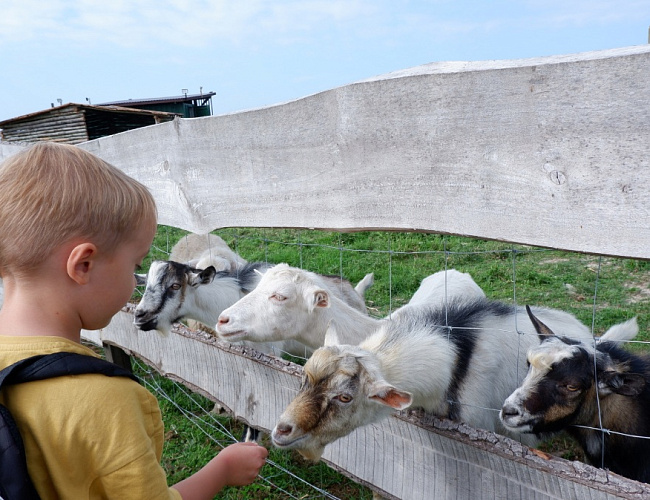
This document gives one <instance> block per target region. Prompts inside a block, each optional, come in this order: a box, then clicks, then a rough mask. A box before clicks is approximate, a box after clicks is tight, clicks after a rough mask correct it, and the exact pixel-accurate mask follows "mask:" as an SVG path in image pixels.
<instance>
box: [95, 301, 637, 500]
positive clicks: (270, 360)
mask: <svg viewBox="0 0 650 500" xmlns="http://www.w3.org/2000/svg"><path fill="white" fill-rule="evenodd" d="M84 337H85V338H87V339H89V340H92V341H93V342H95V343H101V342H105V343H109V344H114V345H118V346H120V347H122V348H124V349H126V350H127V351H130V352H131V353H132V354H135V355H137V356H139V357H141V358H143V359H145V360H147V362H149V363H151V364H152V365H153V366H154V367H156V368H157V369H158V370H159V371H160V372H161V373H163V374H165V375H167V376H171V377H172V378H174V379H176V380H179V381H182V382H184V383H186V384H187V385H188V386H190V387H192V388H194V389H196V390H199V391H200V392H202V393H203V394H206V395H210V397H211V398H212V399H214V400H216V401H219V402H220V403H221V404H222V405H223V406H224V407H226V408H228V409H229V410H230V411H231V412H232V413H233V414H234V415H235V416H236V417H237V418H239V419H241V420H243V421H245V422H247V423H248V424H250V425H252V426H254V427H256V428H259V429H262V430H264V431H267V432H268V431H269V430H270V429H272V428H273V426H274V425H275V422H276V420H277V418H278V417H279V415H280V414H281V413H282V411H283V410H284V408H285V407H286V405H287V404H288V403H289V401H290V400H291V399H292V398H293V396H294V395H295V394H296V391H297V390H298V387H299V383H300V375H301V373H302V368H301V367H300V366H298V365H295V364H293V363H290V362H288V361H285V360H282V359H280V358H276V357H273V356H267V355H265V354H261V353H258V352H257V351H255V350H252V349H250V348H244V347H242V346H238V345H232V344H228V343H224V342H221V341H219V340H217V339H215V338H213V337H211V336H209V335H208V334H205V333H203V332H192V331H189V330H187V329H186V328H183V327H177V328H175V330H174V332H173V333H172V334H171V335H169V336H167V337H163V336H161V335H160V334H158V333H157V332H141V331H138V330H137V329H136V328H135V327H134V326H133V317H132V313H131V312H128V311H125V312H121V313H119V314H118V315H117V316H116V317H115V318H114V320H113V321H112V322H111V324H110V325H109V326H108V327H106V328H105V329H102V330H100V331H95V332H84ZM324 459H325V460H326V461H327V462H328V463H329V464H330V465H331V466H333V467H334V468H335V469H337V470H340V471H342V472H344V473H345V474H346V475H348V476H350V477H352V478H353V479H355V480H357V481H359V482H360V483H362V484H366V485H371V487H373V488H374V489H376V490H377V491H379V492H381V494H383V495H384V496H386V497H388V498H403V499H409V500H412V499H431V498H436V499H438V498H443V499H465V498H471V499H476V498H486V499H487V498H490V499H493V498H508V499H513V498H536V499H544V500H547V499H548V500H550V499H558V500H559V499H562V500H566V499H571V498H590V499H613V498H632V499H641V498H650V485H646V484H643V483H638V482H636V481H631V480H628V479H626V478H621V477H620V476H617V475H615V474H611V473H608V472H606V471H604V470H601V469H596V468H594V467H590V466H588V465H585V464H582V463H579V462H568V461H566V460H563V459H560V458H557V457H550V456H545V455H544V454H536V453H534V452H532V451H531V450H530V449H529V448H527V447H525V446H523V445H521V444H519V443H517V442H516V441H513V440H511V439H508V438H505V437H502V436H498V435H496V434H494V433H491V432H487V431H482V430H477V429H472V428H470V427H468V426H466V425H464V424H457V423H454V422H450V421H446V420H439V419H435V418H431V417H427V416H424V415H422V414H420V412H417V411H411V412H404V413H403V414H401V415H399V416H395V417H392V418H389V419H387V420H385V421H383V422H381V423H379V424H373V425H369V426H366V427H362V428H360V429H358V430H356V431H354V432H353V433H352V434H351V435H349V436H347V437H345V438H343V439H341V440H339V441H337V442H335V443H333V444H332V445H329V446H328V447H327V448H326V451H325V454H324Z"/></svg>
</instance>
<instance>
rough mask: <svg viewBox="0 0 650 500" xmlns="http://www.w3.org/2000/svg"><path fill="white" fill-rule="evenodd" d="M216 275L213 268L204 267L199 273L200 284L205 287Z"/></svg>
mask: <svg viewBox="0 0 650 500" xmlns="http://www.w3.org/2000/svg"><path fill="white" fill-rule="evenodd" d="M216 274H217V270H216V269H215V268H214V266H208V267H206V268H205V269H204V270H203V271H201V272H200V273H199V277H200V278H201V284H202V285H207V284H209V283H212V280H213V279H214V277H215V276H216Z"/></svg>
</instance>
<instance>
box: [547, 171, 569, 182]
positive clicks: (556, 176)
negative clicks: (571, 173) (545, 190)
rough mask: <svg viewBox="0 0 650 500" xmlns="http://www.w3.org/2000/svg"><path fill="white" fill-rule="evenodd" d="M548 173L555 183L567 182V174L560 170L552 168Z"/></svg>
mask: <svg viewBox="0 0 650 500" xmlns="http://www.w3.org/2000/svg"><path fill="white" fill-rule="evenodd" d="M548 175H549V177H550V178H551V181H553V183H555V184H564V183H565V182H566V176H565V175H564V174H563V173H562V172H560V171H559V170H552V171H551V172H550V173H549V174H548Z"/></svg>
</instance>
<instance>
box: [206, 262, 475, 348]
mask: <svg viewBox="0 0 650 500" xmlns="http://www.w3.org/2000/svg"><path fill="white" fill-rule="evenodd" d="M455 296H464V297H468V298H471V297H485V293H483V290H481V288H480V287H479V286H478V285H477V284H476V283H475V282H474V280H473V279H472V278H471V276H470V275H469V274H466V273H461V272H459V271H456V270H455V269H450V270H448V271H439V272H437V273H435V274H433V275H431V276H428V277H427V278H425V279H424V280H422V283H421V285H420V288H419V289H418V290H417V291H416V292H415V294H414V295H413V298H412V299H411V301H410V302H409V303H408V304H407V305H406V306H404V307H411V306H413V305H416V304H423V303H427V304H434V303H436V304H437V303H443V302H444V301H445V300H446V299H447V298H451V297H455ZM382 321H383V320H380V319H376V318H372V317H370V316H368V315H366V314H362V313H360V312H359V311H357V310H355V309H354V308H352V307H350V306H349V305H348V304H346V303H344V302H343V301H341V300H340V299H339V298H338V297H335V296H333V295H332V294H331V293H329V291H328V286H327V284H326V283H325V282H324V281H323V280H322V277H321V276H319V275H316V274H314V273H311V272H309V271H305V270H302V269H298V268H295V267H290V266H288V265H287V264H278V265H276V266H275V267H273V268H272V269H269V270H268V271H266V272H265V273H264V275H263V276H262V279H261V281H260V282H259V284H258V285H257V287H256V288H255V290H254V291H252V292H251V293H249V294H248V295H246V296H245V297H243V298H242V299H240V300H239V301H238V302H237V303H235V304H234V305H232V306H231V307H229V308H227V309H226V310H225V311H223V312H222V313H221V315H220V316H219V321H218V323H217V325H216V331H217V334H218V335H219V337H220V338H222V339H224V340H231V341H234V340H249V341H255V342H271V341H277V340H286V339H294V340H298V341H299V342H302V343H303V344H305V345H307V346H309V347H311V348H312V349H317V348H319V347H321V346H322V345H323V344H324V342H325V334H326V333H327V329H328V327H329V326H332V327H334V328H335V329H336V331H337V332H339V335H340V337H341V340H342V341H343V342H344V343H346V344H358V343H359V342H360V341H361V340H363V339H365V338H366V337H367V336H368V335H370V334H371V333H372V332H374V331H375V330H376V329H377V328H378V327H379V326H380V324H381V322H382Z"/></svg>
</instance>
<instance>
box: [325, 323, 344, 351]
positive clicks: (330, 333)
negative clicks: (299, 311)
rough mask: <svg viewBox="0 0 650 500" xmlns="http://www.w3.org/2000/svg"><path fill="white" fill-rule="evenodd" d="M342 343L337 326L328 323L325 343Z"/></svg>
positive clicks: (326, 344)
mask: <svg viewBox="0 0 650 500" xmlns="http://www.w3.org/2000/svg"><path fill="white" fill-rule="evenodd" d="M340 344H341V342H340V341H339V335H338V333H337V331H336V328H334V327H333V326H332V325H328V326H327V332H325V341H324V342H323V345H325V346H333V345H340Z"/></svg>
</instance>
